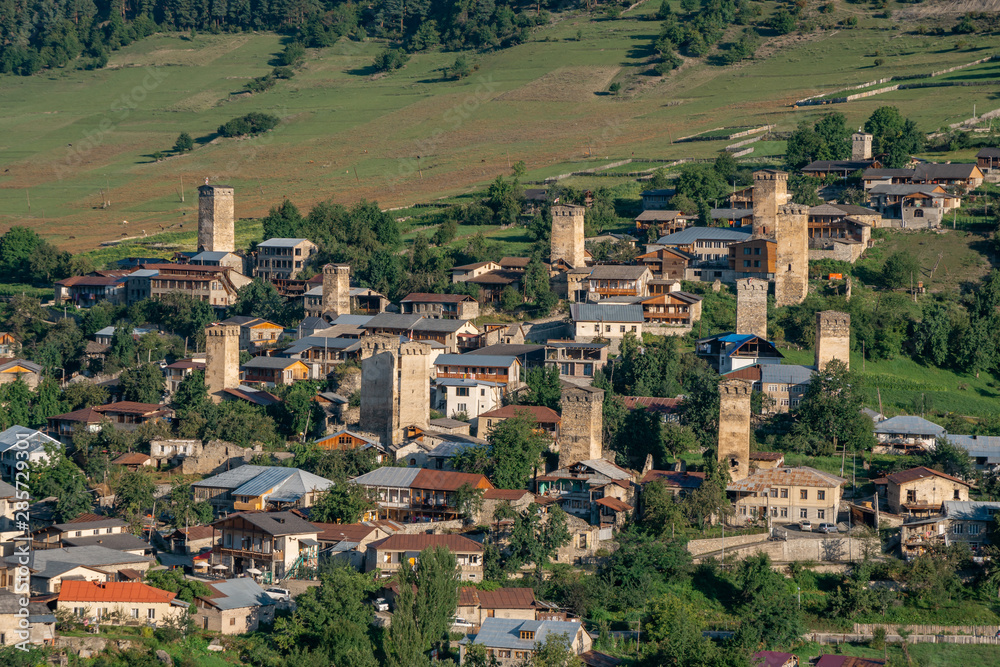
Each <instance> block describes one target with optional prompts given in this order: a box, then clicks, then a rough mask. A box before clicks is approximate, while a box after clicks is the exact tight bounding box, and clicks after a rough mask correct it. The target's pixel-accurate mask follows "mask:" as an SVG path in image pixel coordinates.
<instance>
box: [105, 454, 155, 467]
mask: <svg viewBox="0 0 1000 667" xmlns="http://www.w3.org/2000/svg"><path fill="white" fill-rule="evenodd" d="M111 465H113V466H121V467H123V468H125V469H126V470H131V471H133V472H135V471H136V470H139V469H140V468H144V467H146V466H151V465H153V459H151V458H150V457H149V454H143V453H142V452H126V453H125V454H122V455H121V456H119V457H117V458H115V459H113V460H112V461H111Z"/></svg>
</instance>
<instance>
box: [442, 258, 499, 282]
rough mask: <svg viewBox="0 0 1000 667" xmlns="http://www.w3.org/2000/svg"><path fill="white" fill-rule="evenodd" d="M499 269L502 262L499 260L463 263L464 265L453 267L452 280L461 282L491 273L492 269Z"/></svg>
mask: <svg viewBox="0 0 1000 667" xmlns="http://www.w3.org/2000/svg"><path fill="white" fill-rule="evenodd" d="M499 270H500V264H499V263H497V262H476V263H474V264H463V265H462V266H456V267H453V268H452V270H451V282H453V283H461V282H465V281H467V280H469V279H470V278H478V277H479V276H482V275H485V274H487V273H490V272H491V271H499Z"/></svg>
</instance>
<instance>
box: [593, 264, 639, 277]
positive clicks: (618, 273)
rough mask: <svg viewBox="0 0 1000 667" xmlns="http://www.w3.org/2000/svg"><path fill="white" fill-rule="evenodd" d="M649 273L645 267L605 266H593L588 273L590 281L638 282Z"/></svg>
mask: <svg viewBox="0 0 1000 667" xmlns="http://www.w3.org/2000/svg"><path fill="white" fill-rule="evenodd" d="M646 273H649V269H648V268H646V267H645V266H629V265H614V264H606V265H601V266H595V267H594V270H593V271H591V272H590V279H591V280H638V279H639V278H641V277H642V276H643V275H644V274H646Z"/></svg>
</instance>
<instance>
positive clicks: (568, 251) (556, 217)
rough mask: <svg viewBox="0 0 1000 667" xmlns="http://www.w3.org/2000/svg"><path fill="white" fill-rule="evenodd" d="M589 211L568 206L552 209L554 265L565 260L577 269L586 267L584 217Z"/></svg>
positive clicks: (552, 257) (552, 256)
mask: <svg viewBox="0 0 1000 667" xmlns="http://www.w3.org/2000/svg"><path fill="white" fill-rule="evenodd" d="M586 212H587V209H586V208H584V207H583V206H575V205H572V204H570V205H566V206H553V207H552V251H551V253H550V259H551V260H552V262H553V263H555V262H556V261H558V260H560V259H561V260H563V261H564V262H566V263H567V264H569V265H570V266H572V267H573V268H575V269H579V268H583V267H584V266H585V265H586V261H585V255H584V253H583V216H584V214H585V213H586Z"/></svg>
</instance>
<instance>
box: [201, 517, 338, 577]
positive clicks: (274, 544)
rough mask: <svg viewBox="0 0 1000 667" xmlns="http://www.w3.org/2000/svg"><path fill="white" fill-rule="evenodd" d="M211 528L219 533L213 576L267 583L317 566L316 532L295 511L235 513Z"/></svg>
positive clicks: (315, 528) (215, 548)
mask: <svg viewBox="0 0 1000 667" xmlns="http://www.w3.org/2000/svg"><path fill="white" fill-rule="evenodd" d="M212 526H213V527H214V528H215V530H216V532H218V533H220V534H221V537H220V538H219V542H218V544H217V545H216V546H215V547H214V551H213V553H214V557H213V559H212V560H213V563H214V564H213V566H212V570H213V574H218V573H219V572H222V573H223V574H226V575H229V576H238V575H245V574H251V575H253V576H255V577H260V578H261V580H262V581H263V582H264V583H265V584H270V583H274V582H275V581H277V580H279V579H285V578H286V577H294V576H295V575H296V574H298V573H299V572H300V571H302V570H306V569H315V568H316V565H317V563H318V560H317V559H318V557H319V549H318V547H319V541H318V540H317V539H316V538H317V536H318V535H319V529H318V528H317V527H316V526H314V525H312V524H311V523H309V522H308V521H306V520H305V519H303V518H302V517H300V516H299V515H298V514H296V513H295V512H239V513H237V514H231V515H230V516H228V517H226V518H225V519H219V520H218V521H216V522H215V523H213V524H212ZM220 565H222V566H224V567H219V566H220ZM254 570H256V571H254Z"/></svg>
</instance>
